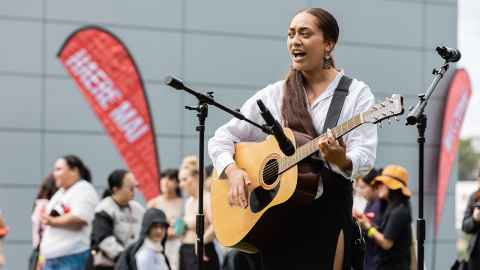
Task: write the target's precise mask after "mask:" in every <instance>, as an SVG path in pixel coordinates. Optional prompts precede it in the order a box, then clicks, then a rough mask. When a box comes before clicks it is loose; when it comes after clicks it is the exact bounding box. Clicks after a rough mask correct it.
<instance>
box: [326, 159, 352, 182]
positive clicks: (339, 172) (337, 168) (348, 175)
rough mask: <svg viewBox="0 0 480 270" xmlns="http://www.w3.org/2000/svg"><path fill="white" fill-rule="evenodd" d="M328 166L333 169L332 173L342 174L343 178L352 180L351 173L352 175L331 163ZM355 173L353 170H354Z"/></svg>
mask: <svg viewBox="0 0 480 270" xmlns="http://www.w3.org/2000/svg"><path fill="white" fill-rule="evenodd" d="M327 163H328V165H329V166H330V168H331V169H332V171H334V172H336V173H338V174H340V175H341V176H343V177H345V178H347V179H352V174H351V172H350V174H348V172H344V171H343V170H342V169H340V168H339V167H338V166H337V165H335V164H333V163H330V162H327ZM352 168H353V161H352ZM352 172H353V170H352Z"/></svg>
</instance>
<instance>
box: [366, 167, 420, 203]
mask: <svg viewBox="0 0 480 270" xmlns="http://www.w3.org/2000/svg"><path fill="white" fill-rule="evenodd" d="M378 182H381V183H383V184H384V185H385V186H387V187H388V188H389V189H391V190H397V189H401V190H402V193H403V195H405V196H407V197H410V196H412V192H411V191H410V189H408V172H407V170H406V169H405V168H403V167H402V166H398V165H388V166H386V167H385V168H384V169H383V171H382V174H380V175H379V176H377V177H375V179H374V180H373V184H375V183H378Z"/></svg>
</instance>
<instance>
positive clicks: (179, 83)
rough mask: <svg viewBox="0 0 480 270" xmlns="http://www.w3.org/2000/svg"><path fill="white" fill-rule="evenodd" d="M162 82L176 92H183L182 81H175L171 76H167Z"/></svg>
mask: <svg viewBox="0 0 480 270" xmlns="http://www.w3.org/2000/svg"><path fill="white" fill-rule="evenodd" d="M163 82H164V83H165V84H166V85H169V86H171V87H173V88H175V89H177V90H183V89H185V85H184V84H183V82H182V80H180V79H177V78H175V77H173V76H167V77H165V79H164V80H163Z"/></svg>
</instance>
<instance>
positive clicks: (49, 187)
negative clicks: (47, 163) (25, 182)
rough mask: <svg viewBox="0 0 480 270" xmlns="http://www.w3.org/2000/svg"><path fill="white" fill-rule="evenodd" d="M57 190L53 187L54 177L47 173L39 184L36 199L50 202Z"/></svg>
mask: <svg viewBox="0 0 480 270" xmlns="http://www.w3.org/2000/svg"><path fill="white" fill-rule="evenodd" d="M57 190H58V187H57V186H56V185H55V177H53V173H49V174H48V175H47V177H45V178H44V179H43V181H42V183H41V184H40V187H39V188H38V193H37V197H36V198H37V199H47V200H50V199H51V198H52V197H53V194H55V192H57Z"/></svg>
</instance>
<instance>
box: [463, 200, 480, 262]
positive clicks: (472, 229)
mask: <svg viewBox="0 0 480 270" xmlns="http://www.w3.org/2000/svg"><path fill="white" fill-rule="evenodd" d="M476 194H477V192H475V193H473V194H472V195H471V196H470V198H469V199H468V204H467V208H466V209H465V214H464V216H463V222H462V231H464V232H465V233H468V234H472V235H473V237H472V238H471V240H470V243H469V244H468V255H469V256H470V260H477V263H478V264H480V258H475V256H471V255H472V252H473V249H474V247H475V246H478V245H479V244H480V243H479V242H478V241H480V240H479V238H480V237H479V236H478V235H479V232H480V222H478V221H475V220H474V219H473V209H474V208H473V204H474V203H475V200H476V198H475V197H476Z"/></svg>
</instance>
